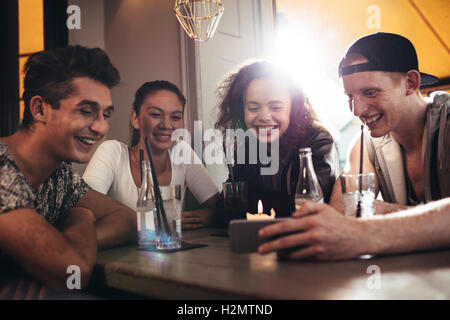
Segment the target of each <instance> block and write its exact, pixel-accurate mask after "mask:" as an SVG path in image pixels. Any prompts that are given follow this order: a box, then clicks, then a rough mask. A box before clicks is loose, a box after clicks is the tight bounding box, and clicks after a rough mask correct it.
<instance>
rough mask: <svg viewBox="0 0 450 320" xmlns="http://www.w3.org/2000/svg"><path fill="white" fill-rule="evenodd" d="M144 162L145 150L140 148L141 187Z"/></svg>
mask: <svg viewBox="0 0 450 320" xmlns="http://www.w3.org/2000/svg"><path fill="white" fill-rule="evenodd" d="M142 162H144V150H142V149H139V169H140V172H141V187H142V177H143V176H142Z"/></svg>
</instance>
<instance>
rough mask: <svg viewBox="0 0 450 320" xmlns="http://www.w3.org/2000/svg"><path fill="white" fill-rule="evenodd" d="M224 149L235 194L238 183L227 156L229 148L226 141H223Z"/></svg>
mask: <svg viewBox="0 0 450 320" xmlns="http://www.w3.org/2000/svg"><path fill="white" fill-rule="evenodd" d="M223 149H224V151H225V163H226V164H227V167H228V171H229V172H230V177H231V186H232V187H233V191H232V194H233V195H235V191H236V190H235V188H236V183H235V182H234V172H233V166H232V165H231V163H229V162H228V158H227V154H228V150H227V147H226V145H225V141H224V142H223Z"/></svg>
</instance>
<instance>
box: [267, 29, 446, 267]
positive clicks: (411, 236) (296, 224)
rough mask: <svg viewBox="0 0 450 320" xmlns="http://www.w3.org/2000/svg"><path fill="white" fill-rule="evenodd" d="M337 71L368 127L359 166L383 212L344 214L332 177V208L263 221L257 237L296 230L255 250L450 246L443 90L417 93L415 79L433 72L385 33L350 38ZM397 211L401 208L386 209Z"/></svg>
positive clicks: (355, 251) (347, 252)
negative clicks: (370, 177)
mask: <svg viewBox="0 0 450 320" xmlns="http://www.w3.org/2000/svg"><path fill="white" fill-rule="evenodd" d="M339 75H340V77H342V82H343V86H344V89H345V92H346V94H347V95H348V97H349V104H350V108H351V110H352V112H353V113H354V114H355V116H357V117H359V118H360V119H361V121H362V122H363V123H364V124H365V125H366V127H367V129H368V130H369V132H370V136H371V137H366V139H365V141H366V143H365V144H364V154H363V157H364V166H363V167H364V172H374V173H375V175H376V182H375V188H376V193H378V191H379V190H381V192H382V195H383V199H384V200H385V201H377V203H376V208H377V210H376V213H377V214H380V213H381V214H385V215H384V216H376V217H374V218H373V219H366V220H361V219H354V218H351V217H344V216H343V215H342V214H341V213H340V212H343V211H344V208H343V207H344V206H343V200H342V192H341V185H340V180H339V179H338V180H337V181H336V183H335V185H334V188H333V193H332V196H331V200H330V204H331V205H332V206H333V207H334V208H332V207H330V206H328V205H325V204H314V203H307V204H305V205H304V206H302V207H301V208H300V210H298V211H297V212H295V213H294V215H293V216H294V217H295V218H296V219H294V220H293V221H292V222H281V223H278V224H274V225H271V226H269V227H266V228H264V229H263V230H261V231H260V235H261V236H262V237H264V238H270V237H273V236H274V235H277V234H282V233H292V232H296V231H297V233H295V234H293V235H289V236H285V237H282V238H280V239H278V240H275V241H271V242H268V243H266V244H263V245H262V246H261V247H260V252H261V253H268V252H271V251H280V252H282V253H281V254H282V255H284V256H286V257H287V258H290V259H304V258H312V259H320V260H336V259H348V258H353V257H356V256H358V255H361V254H379V253H388V254H392V253H400V252H408V251H416V250H426V249H433V248H448V247H450V233H449V231H448V230H449V229H450V198H449V197H450V95H449V94H448V93H444V92H441V93H438V94H436V95H435V96H434V97H433V99H432V100H431V101H427V100H425V99H424V98H422V96H421V94H420V91H419V88H420V86H421V85H424V84H433V83H435V82H436V81H437V80H438V79H437V78H436V77H434V76H432V75H429V74H425V73H420V72H419V67H418V61H417V55H416V51H415V49H414V46H413V45H412V43H411V42H410V41H409V40H408V39H406V38H404V37H402V36H400V35H397V34H392V33H382V32H379V33H375V34H371V35H368V36H365V37H362V38H360V39H358V40H357V41H355V42H354V43H353V44H352V45H351V46H350V47H349V49H348V50H347V53H346V55H345V56H344V58H343V60H342V62H341V64H340V66H339ZM360 143H361V141H360V139H359V140H357V141H356V142H355V144H354V146H353V147H352V148H351V151H350V157H349V160H348V162H347V166H346V168H345V170H344V171H345V172H346V173H353V174H356V173H359V160H360ZM434 200H436V201H434ZM433 201H434V202H433ZM425 203H426V204H425ZM418 204H425V205H423V206H416V205H418ZM409 206H415V207H413V208H409V209H408V207H409ZM336 209H337V210H336ZM404 209H407V210H404ZM399 210H404V211H400V212H395V213H391V212H394V211H399ZM338 211H340V212H338ZM386 213H390V214H386ZM292 248H295V249H292ZM286 249H290V251H286Z"/></svg>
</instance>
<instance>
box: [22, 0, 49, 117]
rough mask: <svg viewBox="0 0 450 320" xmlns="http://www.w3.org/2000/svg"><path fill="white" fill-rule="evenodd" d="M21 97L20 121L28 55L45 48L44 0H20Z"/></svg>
mask: <svg viewBox="0 0 450 320" xmlns="http://www.w3.org/2000/svg"><path fill="white" fill-rule="evenodd" d="M18 5H19V70H18V72H19V92H18V94H19V97H20V102H19V103H20V121H22V119H23V110H24V101H23V99H22V94H23V79H24V74H23V67H24V65H25V63H26V61H27V59H28V57H29V56H30V55H31V54H33V53H35V52H38V51H42V50H44V3H43V0H19V1H18Z"/></svg>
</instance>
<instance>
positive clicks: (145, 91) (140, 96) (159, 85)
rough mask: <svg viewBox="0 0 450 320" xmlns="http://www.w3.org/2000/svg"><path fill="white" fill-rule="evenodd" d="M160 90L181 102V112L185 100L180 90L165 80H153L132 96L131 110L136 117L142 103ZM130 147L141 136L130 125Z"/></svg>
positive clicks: (135, 143) (137, 141)
mask: <svg viewBox="0 0 450 320" xmlns="http://www.w3.org/2000/svg"><path fill="white" fill-rule="evenodd" d="M160 90H167V91H170V92H173V93H175V94H176V96H177V97H178V99H179V100H180V102H181V105H182V106H183V112H184V107H185V105H186V98H185V97H184V95H183V93H181V90H180V89H179V88H178V87H177V86H176V85H174V84H173V83H171V82H169V81H166V80H155V81H150V82H146V83H144V84H143V85H142V86H141V87H140V88H139V89H138V90H137V91H136V93H135V95H134V102H133V110H134V111H135V112H136V115H138V116H139V113H140V112H141V106H142V104H143V103H144V100H145V99H146V98H147V97H148V96H149V95H152V94H154V93H156V92H158V91H160ZM130 128H131V146H132V147H133V146H135V145H137V144H138V143H139V139H140V137H141V134H140V132H139V130H138V129H135V128H134V127H133V126H132V125H131V124H130Z"/></svg>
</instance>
